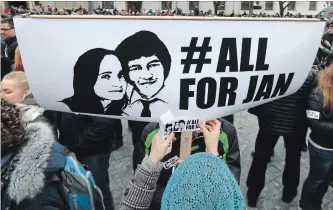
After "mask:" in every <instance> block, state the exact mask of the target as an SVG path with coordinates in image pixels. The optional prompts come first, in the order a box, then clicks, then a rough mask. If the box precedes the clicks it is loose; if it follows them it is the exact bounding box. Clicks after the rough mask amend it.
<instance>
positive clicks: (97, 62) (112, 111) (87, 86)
mask: <svg viewBox="0 0 333 210" xmlns="http://www.w3.org/2000/svg"><path fill="white" fill-rule="evenodd" d="M126 88H127V82H126V81H125V78H124V76H123V71H122V67H121V64H120V61H119V59H118V57H117V56H116V54H115V52H114V51H111V50H106V49H102V48H95V49H91V50H89V51H87V52H85V53H84V54H83V55H81V56H80V57H79V59H78V60H77V62H76V64H75V66H74V80H73V89H74V95H73V96H72V97H69V98H66V99H64V100H62V101H61V102H63V103H65V104H66V105H67V106H68V107H69V108H70V109H71V111H73V112H84V113H92V114H107V115H118V116H119V115H122V114H123V113H124V112H123V110H124V109H125V108H126V105H127V104H128V96H127V95H126Z"/></svg>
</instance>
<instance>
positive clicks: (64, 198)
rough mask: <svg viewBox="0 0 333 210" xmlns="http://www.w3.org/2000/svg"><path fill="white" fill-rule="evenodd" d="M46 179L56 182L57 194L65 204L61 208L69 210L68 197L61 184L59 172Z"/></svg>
mask: <svg viewBox="0 0 333 210" xmlns="http://www.w3.org/2000/svg"><path fill="white" fill-rule="evenodd" d="M47 181H48V182H55V183H56V188H57V191H58V193H59V196H60V198H61V200H62V201H63V202H64V204H65V206H64V208H63V209H62V210H70V208H69V204H68V199H67V193H66V190H65V187H64V185H63V184H62V176H61V174H60V173H55V174H53V175H52V176H51V177H50V178H49V179H48V180H47Z"/></svg>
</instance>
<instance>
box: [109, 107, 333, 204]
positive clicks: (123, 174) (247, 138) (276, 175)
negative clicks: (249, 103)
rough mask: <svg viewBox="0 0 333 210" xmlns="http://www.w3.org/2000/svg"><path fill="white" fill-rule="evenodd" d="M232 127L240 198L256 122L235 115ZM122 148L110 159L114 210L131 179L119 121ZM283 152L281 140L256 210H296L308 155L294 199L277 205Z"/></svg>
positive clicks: (331, 199) (128, 142)
mask: <svg viewBox="0 0 333 210" xmlns="http://www.w3.org/2000/svg"><path fill="white" fill-rule="evenodd" d="M235 126H236V129H237V132H238V139H239V144H240V150H241V159H242V176H241V188H242V192H243V195H245V194H246V191H247V188H246V178H247V175H248V171H249V168H250V166H251V162H252V157H251V152H252V151H253V150H254V142H255V138H256V135H257V132H258V124H257V119H256V117H254V116H253V115H250V114H248V113H247V112H246V111H243V112H240V113H237V114H235ZM123 135H124V146H123V147H122V148H120V149H119V150H117V151H115V152H113V153H112V154H111V158H110V169H109V174H110V183H111V190H112V195H113V199H114V202H115V206H116V209H119V203H120V201H121V198H122V195H123V190H124V189H125V187H126V185H127V184H128V182H129V180H130V179H131V177H132V175H133V170H132V151H133V146H132V139H131V133H130V131H128V128H127V121H123ZM284 157H285V149H284V144H283V141H282V139H280V140H279V142H278V143H277V145H276V147H275V156H274V158H272V161H271V163H269V165H268V168H267V173H266V185H265V188H264V190H263V191H262V193H261V196H260V199H259V202H258V209H260V210H297V206H298V201H299V196H300V192H301V187H302V185H303V182H304V179H305V178H306V176H307V175H308V170H309V155H308V153H307V152H303V153H302V159H301V181H300V186H299V188H298V192H299V193H298V196H297V197H296V199H294V201H293V202H292V203H291V204H285V203H284V202H282V201H281V196H282V178H281V177H282V172H283V168H284ZM323 210H333V188H332V187H330V189H329V190H328V192H327V193H326V196H325V199H324V202H323Z"/></svg>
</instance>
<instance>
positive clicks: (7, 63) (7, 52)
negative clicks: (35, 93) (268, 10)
mask: <svg viewBox="0 0 333 210" xmlns="http://www.w3.org/2000/svg"><path fill="white" fill-rule="evenodd" d="M17 45H18V44H17V39H16V36H15V37H13V38H10V39H5V40H3V39H1V53H3V54H1V80H2V78H3V77H4V76H5V75H6V74H8V73H9V72H11V71H12V70H13V69H12V65H13V64H14V58H15V50H16V47H17Z"/></svg>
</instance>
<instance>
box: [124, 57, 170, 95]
mask: <svg viewBox="0 0 333 210" xmlns="http://www.w3.org/2000/svg"><path fill="white" fill-rule="evenodd" d="M128 66H129V78H130V80H131V81H132V82H134V85H135V86H136V88H137V89H138V92H139V93H140V95H141V96H142V97H143V98H145V99H150V98H152V97H153V96H155V95H156V94H157V93H158V92H159V91H160V89H161V88H162V87H163V84H164V68H163V65H162V63H161V61H160V60H159V59H158V58H157V56H155V55H153V56H150V57H141V58H139V59H136V60H133V61H130V62H129V63H128Z"/></svg>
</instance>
